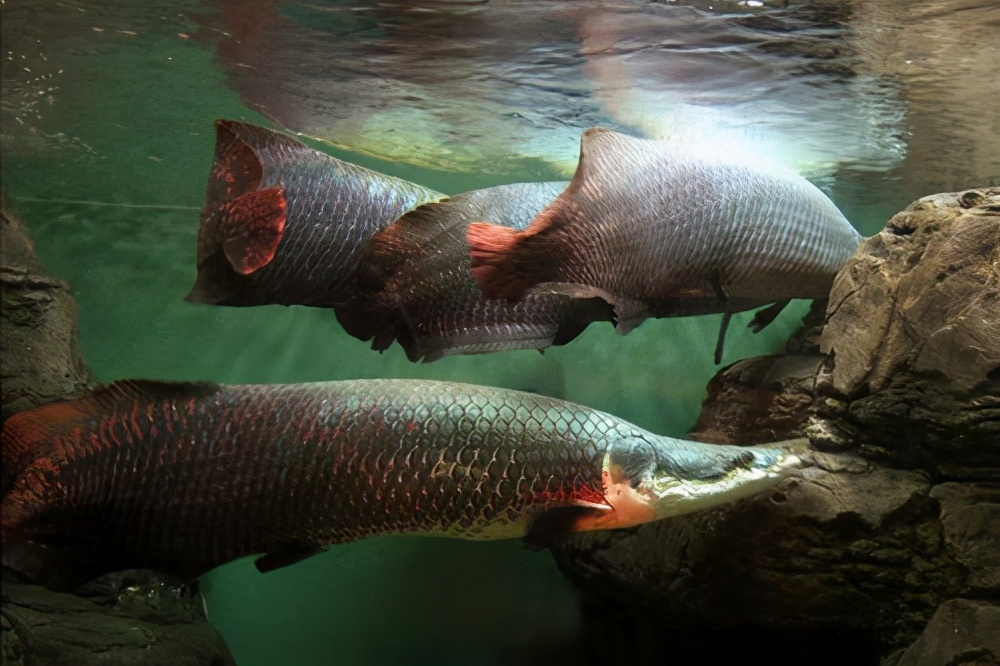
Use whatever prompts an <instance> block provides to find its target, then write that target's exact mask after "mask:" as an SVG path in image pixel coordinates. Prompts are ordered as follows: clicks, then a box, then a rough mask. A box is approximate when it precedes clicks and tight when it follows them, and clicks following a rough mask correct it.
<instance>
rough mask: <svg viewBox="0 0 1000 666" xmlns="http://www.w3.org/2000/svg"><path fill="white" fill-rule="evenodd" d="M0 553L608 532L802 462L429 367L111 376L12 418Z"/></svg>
mask: <svg viewBox="0 0 1000 666" xmlns="http://www.w3.org/2000/svg"><path fill="white" fill-rule="evenodd" d="M2 440H3V442H2V443H3V471H2V480H3V501H2V504H0V517H2V525H3V557H4V564H5V565H7V566H11V567H13V568H14V569H15V570H19V571H22V572H23V573H26V574H30V575H32V576H34V577H39V578H43V579H46V580H48V581H50V583H52V582H55V584H64V585H65V584H69V583H70V581H82V580H86V579H87V577H88V576H96V575H100V574H102V573H106V572H109V571H116V570H121V569H125V568H132V567H147V568H156V569H160V570H163V571H166V572H168V573H173V574H175V575H179V576H184V577H194V576H198V575H200V574H201V573H204V572H206V571H208V570H209V569H212V568H213V567H216V566H218V565H221V564H223V563H225V562H228V561H230V560H233V559H236V558H239V557H242V556H246V555H253V554H262V557H261V558H260V559H258V560H257V566H258V568H259V569H260V570H261V571H267V570H270V569H274V568H277V567H280V566H284V565H286V564H290V563H292V562H295V561H297V560H299V559H302V558H304V557H307V556H309V555H311V554H313V553H315V552H317V551H319V550H322V549H323V548H325V547H327V546H329V545H331V544H337V543H343V542H347V541H352V540H355V539H360V538H364V537H369V536H373V535H377V534H390V533H397V534H421V535H436V536H448V537H455V538H462V539H499V538H508V537H517V536H523V535H525V534H526V533H527V534H535V535H538V534H548V535H549V536H550V538H551V537H552V536H553V535H556V534H559V533H566V532H572V531H581V530H594V529H610V528H616V527H625V526H629V525H637V524H640V523H645V522H648V521H652V520H658V519H661V518H666V517H668V516H673V515H678V514H683V513H687V512H690V511H696V510H699V509H703V508H708V507H713V506H717V505H719V504H723V503H726V502H731V501H733V500H735V499H737V498H741V497H746V496H749V495H752V494H754V493H757V492H759V491H761V490H764V489H766V488H769V487H772V486H774V485H776V484H777V483H778V482H779V481H780V480H781V479H782V478H783V477H784V476H786V475H787V474H788V473H789V472H790V471H792V470H793V469H795V468H796V467H797V466H799V464H800V463H799V459H798V457H797V456H796V455H795V453H794V452H793V451H792V450H791V449H789V448H777V447H774V448H771V447H740V446H726V445H713V444H704V443H699V442H692V441H685V440H679V439H673V438H670V437H663V436H660V435H655V434H652V433H650V432H647V431H645V430H643V429H641V428H638V427H636V426H634V425H631V424H629V423H627V422H625V421H622V420H621V419H618V418H616V417H614V416H611V415H609V414H605V413H602V412H598V411H595V410H593V409H589V408H587V407H583V406H580V405H575V404H572V403H569V402H565V401H562V400H556V399H551V398H546V397H542V396H539V395H536V394H532V393H523V392H519V391H511V390H504V389H498V388H490V387H485V386H474V385H467V384H454V383H445V382H432V381H411V380H357V381H340V382H326V383H316V384H287V385H234V386H226V385H219V384H209V383H163V382H117V383H114V384H112V385H110V386H108V387H105V388H101V389H98V390H96V391H94V392H93V393H91V394H89V395H88V396H86V397H83V398H81V399H78V400H73V401H69V402H61V403H54V404H50V405H46V406H43V407H39V408H36V409H32V410H29V411H25V412H21V413H18V414H15V415H14V416H13V417H11V418H9V419H8V420H7V422H6V423H5V424H4V426H3V435H2Z"/></svg>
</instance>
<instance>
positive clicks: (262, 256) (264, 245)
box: [217, 187, 286, 275]
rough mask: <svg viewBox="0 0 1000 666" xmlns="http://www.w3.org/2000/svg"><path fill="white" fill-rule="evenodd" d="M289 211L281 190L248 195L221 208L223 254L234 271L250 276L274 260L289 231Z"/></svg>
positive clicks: (273, 188)
mask: <svg viewBox="0 0 1000 666" xmlns="http://www.w3.org/2000/svg"><path fill="white" fill-rule="evenodd" d="M285 209H286V202H285V197H284V194H283V193H282V190H281V188H280V187H269V188H267V189H265V190H258V191H255V192H248V193H246V194H244V195H241V196H239V197H236V198H235V199H233V200H232V201H227V202H226V203H224V204H222V205H221V206H219V212H218V213H217V214H218V215H219V231H220V232H221V234H222V251H223V252H224V253H225V254H226V259H228V260H229V263H230V265H232V267H233V270H235V271H236V272H237V273H240V274H241V275H249V274H250V273H253V272H254V271H256V270H257V269H259V268H261V267H263V266H266V265H267V264H268V262H269V261H271V259H273V258H274V253H275V252H276V251H277V250H278V244H279V243H280V242H281V236H282V234H283V233H284V231H285V219H286V218H285Z"/></svg>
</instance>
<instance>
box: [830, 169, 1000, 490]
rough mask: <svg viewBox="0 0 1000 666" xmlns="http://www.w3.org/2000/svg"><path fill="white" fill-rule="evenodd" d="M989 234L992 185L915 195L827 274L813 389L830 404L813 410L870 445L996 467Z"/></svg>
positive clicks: (993, 275)
mask: <svg viewBox="0 0 1000 666" xmlns="http://www.w3.org/2000/svg"><path fill="white" fill-rule="evenodd" d="M998 239H1000V188H991V189H983V190H969V191H967V192H964V193H960V194H940V195H935V196H930V197H925V198H923V199H920V200H919V201H917V202H915V203H913V204H912V205H910V206H909V207H908V208H907V209H906V210H905V211H903V212H902V213H899V214H898V215H896V216H894V217H893V218H892V219H891V220H890V221H889V223H888V224H887V225H886V228H885V229H884V230H883V231H882V232H881V233H879V234H876V235H875V236H872V237H871V238H868V239H866V240H865V241H864V242H862V244H861V247H860V248H859V249H858V251H857V252H856V253H855V255H854V256H853V257H852V258H851V259H850V261H849V262H848V264H847V265H846V266H845V267H844V269H843V270H841V272H840V273H839V274H838V276H837V279H836V281H835V282H834V286H833V290H832V292H831V294H830V308H829V315H828V318H827V323H826V327H825V328H824V330H823V335H822V340H821V343H820V349H821V351H822V352H823V353H824V354H827V355H828V357H829V358H828V360H827V361H826V363H825V365H824V368H823V371H822V372H821V373H820V374H819V375H818V378H817V387H816V390H817V393H818V394H820V395H823V396H830V397H833V398H835V399H836V400H837V401H839V407H841V409H839V410H838V409H832V410H826V411H825V412H824V413H823V416H825V417H826V418H827V420H842V421H843V422H844V423H843V424H842V425H843V426H844V427H845V428H846V429H847V430H848V431H850V430H857V431H859V432H860V433H861V437H860V438H858V439H859V443H860V445H862V446H866V447H867V451H868V454H869V455H870V456H872V457H879V458H882V459H885V460H886V461H888V462H891V463H892V464H896V465H906V466H919V467H924V468H927V469H932V470H934V471H936V472H937V473H940V474H942V475H943V476H946V477H951V478H996V477H997V474H1000V454H998V451H997V448H996V446H994V445H995V443H996V442H998V441H1000V241H998ZM848 438H850V437H849V436H848ZM915 441H920V442H921V445H920V446H914V442H915Z"/></svg>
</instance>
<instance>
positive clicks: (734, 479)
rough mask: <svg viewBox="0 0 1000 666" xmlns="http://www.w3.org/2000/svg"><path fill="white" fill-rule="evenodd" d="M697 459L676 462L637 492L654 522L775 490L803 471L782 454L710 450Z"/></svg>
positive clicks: (770, 450)
mask: <svg viewBox="0 0 1000 666" xmlns="http://www.w3.org/2000/svg"><path fill="white" fill-rule="evenodd" d="M706 446H708V447H711V448H717V449H719V450H718V451H710V450H709V451H704V452H703V453H702V455H701V456H700V457H699V458H698V459H697V460H694V459H691V458H690V456H685V458H686V459H685V460H680V461H679V460H677V459H676V458H674V459H673V460H671V461H670V462H669V463H668V464H666V465H662V466H660V467H659V468H658V469H657V471H656V472H654V474H653V475H652V476H651V477H650V478H649V479H648V481H647V482H646V483H644V484H642V486H644V487H642V486H641V487H640V489H641V490H645V492H646V493H647V496H648V497H649V499H650V502H651V504H652V505H653V508H654V511H655V514H656V517H657V519H659V518H666V517H669V516H676V515H681V514H684V513H690V512H692V511H700V510H703V509H709V508H713V507H716V506H720V505H723V504H728V503H730V502H734V501H736V500H740V499H744V498H747V497H751V496H753V495H756V494H758V493H760V492H762V491H764V490H767V489H769V488H773V487H775V486H777V485H778V484H779V483H780V482H781V481H782V480H784V479H785V478H786V477H788V476H789V475H790V474H792V473H793V472H794V471H795V470H797V469H798V468H800V467H801V466H802V465H803V461H802V459H801V458H800V457H799V456H798V455H797V454H796V453H795V452H794V451H792V450H789V449H785V448H763V447H737V446H723V445H718V446H713V445H706Z"/></svg>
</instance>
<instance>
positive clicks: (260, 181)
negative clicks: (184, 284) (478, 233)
mask: <svg viewBox="0 0 1000 666" xmlns="http://www.w3.org/2000/svg"><path fill="white" fill-rule="evenodd" d="M442 196H443V195H442V194H440V193H438V192H434V191H432V190H428V189H426V188H423V187H420V186H419V185H415V184H413V183H410V182H407V181H405V180H401V179H399V178H393V177H391V176H386V175H384V174H380V173H378V172H375V171H371V170H369V169H364V168H362V167H358V166H355V165H353V164H349V163H347V162H343V161H341V160H338V159H336V158H333V157H331V156H329V155H326V154H324V153H321V152H319V151H317V150H313V149H312V148H309V147H308V146H306V145H304V144H302V143H301V142H299V141H296V140H295V139H293V138H291V137H289V136H287V135H285V134H282V133H280V132H275V131H273V130H268V129H265V128H263V127H257V126H254V125H250V124H247V123H241V122H236V121H232V120H220V121H218V122H217V123H216V145H215V158H214V162H213V164H212V170H211V173H210V176H209V180H208V187H207V192H206V200H205V208H204V209H203V211H202V214H201V223H200V227H199V232H198V279H197V282H196V283H195V286H194V288H193V289H192V291H191V293H190V294H189V295H188V300H191V301H196V302H202V303H214V304H219V305H237V306H251V305H265V304H272V303H277V304H282V305H296V304H298V305H312V306H317V307H333V306H334V305H337V304H339V303H343V302H345V301H347V300H349V299H350V297H351V295H352V294H353V291H352V289H353V278H354V270H355V268H356V266H357V254H358V250H359V249H360V247H361V246H362V245H363V244H364V243H365V242H366V241H367V240H368V239H369V238H370V237H371V236H372V234H374V233H375V232H377V231H379V230H380V229H383V228H384V227H386V226H388V225H389V224H391V223H392V222H393V221H394V220H396V219H397V218H398V217H399V216H400V215H402V214H403V213H405V212H406V211H408V210H411V209H413V208H415V207H417V206H418V205H420V204H421V203H425V202H429V201H436V200H438V199H440V198H441V197H442Z"/></svg>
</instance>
